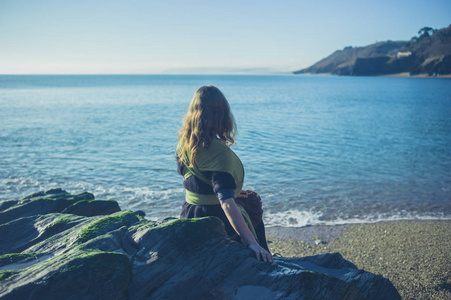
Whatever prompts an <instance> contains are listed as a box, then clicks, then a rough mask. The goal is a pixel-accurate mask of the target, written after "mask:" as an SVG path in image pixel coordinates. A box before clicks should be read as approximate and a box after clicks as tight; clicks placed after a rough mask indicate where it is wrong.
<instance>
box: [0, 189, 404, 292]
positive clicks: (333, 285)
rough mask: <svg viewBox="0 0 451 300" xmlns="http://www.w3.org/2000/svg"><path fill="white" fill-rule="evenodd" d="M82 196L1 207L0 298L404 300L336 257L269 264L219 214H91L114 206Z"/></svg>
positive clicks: (45, 196)
mask: <svg viewBox="0 0 451 300" xmlns="http://www.w3.org/2000/svg"><path fill="white" fill-rule="evenodd" d="M85 196H86V195H84V196H83V195H82V196H81V197H85ZM77 198H79V197H78V195H69V194H67V193H66V192H64V191H62V190H54V191H52V192H51V193H50V192H40V193H35V194H33V195H31V196H29V197H26V198H24V199H22V200H19V201H15V202H10V201H7V202H8V203H6V204H5V203H1V204H0V208H2V209H3V210H1V211H0V214H1V215H2V216H3V220H9V221H6V222H3V224H2V225H0V236H1V240H2V243H1V244H0V255H1V256H0V299H144V298H146V299H147V298H148V299H161V298H163V299H180V298H183V299H199V298H200V299H210V298H214V299H249V298H258V299H277V298H282V299H383V298H384V299H400V297H399V295H398V293H397V291H396V289H395V288H394V287H393V285H392V284H391V283H390V282H389V281H388V280H387V279H384V278H382V277H381V276H376V275H374V274H371V273H368V272H365V271H363V270H358V269H357V268H356V267H355V266H354V265H353V264H352V263H350V262H348V261H346V260H344V259H343V257H342V256H341V255H340V254H338V253H333V254H324V255H318V256H312V257H303V258H279V257H276V258H275V263H274V264H269V263H264V262H260V261H258V260H256V259H255V257H254V255H253V253H252V251H250V250H249V249H247V248H246V247H244V246H243V245H242V244H239V243H237V242H234V241H232V240H230V239H229V238H228V237H227V235H226V233H225V230H224V225H223V223H222V222H221V221H220V220H219V219H217V218H214V217H210V218H201V219H171V218H168V219H166V220H162V221H159V222H152V221H147V220H145V219H143V218H142V217H138V216H137V215H136V214H135V213H132V212H129V211H117V212H114V213H112V214H109V215H97V216H89V215H91V213H92V212H91V211H90V209H89V208H92V209H93V210H94V211H96V212H102V214H103V213H105V211H108V210H109V209H111V208H113V209H112V211H114V210H115V209H114V207H115V206H114V205H112V206H110V204H109V203H106V202H105V201H99V202H100V203H99V204H96V201H93V199H77ZM51 201H56V202H51ZM80 201H81V202H80ZM36 203H44V204H45V205H43V206H42V208H41V210H40V209H39V205H37V204H36ZM58 203H59V204H58ZM63 204H64V205H63ZM55 207H56V208H58V209H55ZM63 207H64V208H63ZM99 207H100V208H101V209H99V210H98V208H99ZM25 208H28V209H29V210H26V209H25ZM54 210H60V212H55V211H54ZM19 211H20V212H21V213H22V214H23V217H21V215H18V212H19ZM61 212H63V213H61ZM67 212H71V214H69V213H67ZM77 213H78V214H80V215H77ZM9 214H12V215H13V217H12V216H11V215H9Z"/></svg>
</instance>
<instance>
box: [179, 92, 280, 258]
mask: <svg viewBox="0 0 451 300" xmlns="http://www.w3.org/2000/svg"><path fill="white" fill-rule="evenodd" d="M235 133H236V125H235V120H234V118H233V115H232V113H231V111H230V106H229V103H228V102H227V100H226V98H225V97H224V95H223V94H222V93H221V91H220V90H219V89H217V88H216V87H214V86H203V87H201V88H200V89H198V90H197V91H196V93H195V94H194V96H193V99H192V100H191V104H190V106H189V109H188V113H187V114H186V116H185V118H184V119H183V124H182V129H181V130H180V132H179V142H178V146H177V150H176V156H177V164H178V172H179V174H181V175H182V176H183V177H184V181H183V186H184V187H185V189H186V202H185V203H184V204H183V208H182V213H181V214H180V217H181V218H199V217H206V216H215V217H218V218H220V219H221V220H222V221H223V222H224V225H225V229H226V231H227V234H228V235H229V236H231V237H232V238H233V236H234V235H236V234H238V235H239V237H240V238H241V240H242V241H243V242H244V243H245V244H246V245H247V246H248V247H249V248H250V249H251V250H252V251H253V252H254V253H255V255H256V257H257V259H259V260H262V261H266V262H271V263H272V262H273V257H272V255H271V254H270V253H269V251H268V246H267V245H266V239H265V234H264V233H265V231H264V225H263V222H262V221H261V220H260V224H258V226H257V228H254V227H253V226H252V223H251V222H249V216H248V215H247V213H246V212H245V211H244V210H243V209H242V207H240V206H238V205H237V204H236V202H235V197H237V196H240V192H241V188H242V187H243V182H244V168H243V165H242V163H241V161H240V159H239V158H238V156H236V155H235V153H234V152H233V151H232V150H231V149H230V148H229V146H231V145H233V144H234V143H235ZM243 195H246V193H242V194H241V196H243ZM244 197H246V196H244ZM243 216H244V217H243ZM255 229H257V230H255ZM257 237H259V238H258V240H259V242H260V244H259V242H258V241H257Z"/></svg>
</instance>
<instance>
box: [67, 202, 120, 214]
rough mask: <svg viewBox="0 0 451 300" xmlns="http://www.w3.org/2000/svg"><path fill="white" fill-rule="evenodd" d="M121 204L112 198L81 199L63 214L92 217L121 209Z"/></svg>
mask: <svg viewBox="0 0 451 300" xmlns="http://www.w3.org/2000/svg"><path fill="white" fill-rule="evenodd" d="M120 210H121V209H120V207H119V204H118V203H117V202H116V201H112V200H107V201H105V200H81V201H78V202H76V203H74V204H72V205H71V206H69V207H67V208H66V209H64V210H63V211H62V213H63V214H74V215H78V216H85V217H92V216H99V215H110V214H113V213H115V212H118V211H120Z"/></svg>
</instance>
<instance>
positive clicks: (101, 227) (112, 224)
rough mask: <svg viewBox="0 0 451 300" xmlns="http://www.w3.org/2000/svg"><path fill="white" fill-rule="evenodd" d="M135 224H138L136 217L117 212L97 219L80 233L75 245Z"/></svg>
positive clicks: (126, 212)
mask: <svg viewBox="0 0 451 300" xmlns="http://www.w3.org/2000/svg"><path fill="white" fill-rule="evenodd" d="M137 222H139V219H138V217H137V216H136V215H135V214H134V213H133V212H131V211H123V212H117V213H115V214H112V215H109V216H106V217H103V218H100V219H97V220H96V221H95V222H93V223H91V224H89V225H88V226H87V227H86V228H84V229H83V230H82V231H81V233H80V235H79V237H78V239H77V244H82V243H84V242H86V241H88V240H90V239H93V238H95V237H97V236H100V235H103V234H106V233H108V232H110V231H113V230H115V229H118V228H120V227H122V226H127V227H128V226H131V225H132V224H134V223H137Z"/></svg>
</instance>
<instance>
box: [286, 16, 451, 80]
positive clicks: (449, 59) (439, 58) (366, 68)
mask: <svg viewBox="0 0 451 300" xmlns="http://www.w3.org/2000/svg"><path fill="white" fill-rule="evenodd" d="M418 34H419V36H418V37H416V36H414V37H412V38H411V39H410V40H409V41H391V40H388V41H386V42H377V43H375V44H371V45H367V46H363V47H352V46H348V47H345V48H344V49H343V50H337V51H335V52H334V53H332V54H331V55H329V56H328V57H326V58H324V59H322V60H320V61H318V62H317V63H315V64H313V65H312V66H310V67H308V68H305V69H301V70H297V71H294V72H293V74H332V75H345V76H389V77H420V78H451V25H450V26H449V27H447V28H443V29H433V28H431V27H423V28H421V29H420V30H419V31H418Z"/></svg>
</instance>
